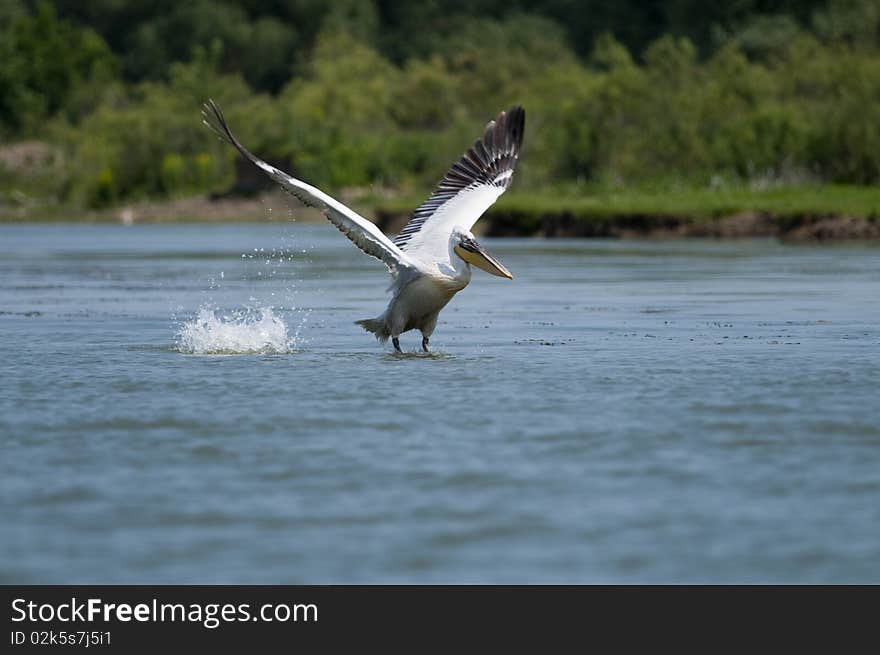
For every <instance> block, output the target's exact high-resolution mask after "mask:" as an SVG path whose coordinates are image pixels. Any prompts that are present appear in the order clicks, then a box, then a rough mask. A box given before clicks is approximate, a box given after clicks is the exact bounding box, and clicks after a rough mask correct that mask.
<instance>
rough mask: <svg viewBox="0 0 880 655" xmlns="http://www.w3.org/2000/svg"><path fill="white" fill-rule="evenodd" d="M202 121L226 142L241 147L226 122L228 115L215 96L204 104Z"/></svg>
mask: <svg viewBox="0 0 880 655" xmlns="http://www.w3.org/2000/svg"><path fill="white" fill-rule="evenodd" d="M202 122H203V123H204V124H205V125H207V126H208V127H209V128H211V130H212V131H213V132H214V133H215V134H216V135H217V136H219V137H220V138H221V139H223V140H224V141H226V143H228V144H230V145H233V146H235V147H236V148H237V147H239V146H238V143H237V142H236V140H235V137H234V136H232V131H231V130H230V129H229V125H227V123H226V117H225V116H223V112H222V111H221V110H220V107H219V106H218V105H217V103H216V102H214V100H213V98H208V101H207V102H205V103H203V104H202Z"/></svg>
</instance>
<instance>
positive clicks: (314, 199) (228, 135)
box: [202, 100, 410, 272]
mask: <svg viewBox="0 0 880 655" xmlns="http://www.w3.org/2000/svg"><path fill="white" fill-rule="evenodd" d="M202 116H203V118H204V123H205V125H207V126H208V127H210V128H211V129H212V130H214V132H216V133H217V135H218V136H219V137H220V138H221V139H223V140H224V141H226V142H227V143H229V144H230V145H233V146H235V147H236V148H237V149H238V151H239V152H240V153H241V154H242V155H244V156H245V157H247V158H248V159H250V160H251V161H252V162H253V163H254V164H255V165H256V166H258V167H259V168H261V169H263V170H264V171H265V172H266V173H267V174H268V175H269V177H271V178H272V179H273V180H275V181H276V182H278V184H280V185H281V186H282V187H284V189H285V190H287V191H289V192H290V193H292V194H293V195H295V196H296V197H297V198H299V199H300V200H301V201H302V202H304V203H305V204H307V205H309V206H310V207H316V208H317V209H320V210H321V212H322V213H323V214H324V216H326V217H327V218H328V219H329V221H330V222H331V223H333V225H335V226H336V227H337V228H339V231H340V232H342V233H343V234H344V235H345V236H347V237H348V238H349V239H351V241H352V242H353V243H354V244H355V245H356V246H357V247H358V248H360V249H361V250H363V251H364V252H365V253H367V254H368V255H372V256H373V257H375V258H376V259H381V260H382V261H383V262H385V264H386V265H387V266H388V268H389V269H391V271H392V272H396V271H397V270H398V269H399V268H401V267H405V266H410V259H409V257H408V256H407V255H406V254H405V253H404V252H403V251H401V249H400V248H399V247H397V246H396V245H395V244H394V243H393V242H392V241H391V239H389V238H388V237H386V236H385V235H384V234H383V233H382V230H380V229H379V228H378V227H376V225H375V224H374V223H372V222H371V221H369V220H367V219H366V218H364V217H363V216H361V215H360V214H358V213H357V212H355V211H353V210H352V209H349V208H348V207H346V206H345V205H343V204H342V203H341V202H339V201H337V200H335V199H333V198H331V197H330V196H328V195H327V194H326V193H324V192H323V191H321V190H320V189H317V188H315V187H313V186H312V185H310V184H306V183H305V182H303V181H301V180H297V179H296V178H294V177H291V176H290V175H288V174H287V173H285V172H284V171H280V170H278V169H277V168H275V167H274V166H271V165H269V164H267V163H266V162H264V161H263V160H262V159H260V158H259V157H257V156H255V155H253V154H251V153H250V152H249V151H248V150H247V149H246V148H245V147H244V146H243V145H241V143H239V142H238V139H236V138H235V137H234V136H233V135H232V132H231V131H230V129H229V126H228V125H227V124H226V119H225V118H224V117H223V112H221V111H220V108H219V107H218V106H217V105H216V104H215V103H214V101H213V100H208V102H207V103H205V105H204V106H203V107H202Z"/></svg>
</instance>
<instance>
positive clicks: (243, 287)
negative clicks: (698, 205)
mask: <svg viewBox="0 0 880 655" xmlns="http://www.w3.org/2000/svg"><path fill="white" fill-rule="evenodd" d="M486 243H487V245H488V247H489V249H490V251H492V252H493V253H494V254H496V255H497V256H498V258H499V259H500V260H501V261H502V262H503V263H504V264H506V265H507V267H508V268H509V269H510V270H511V271H512V272H513V274H514V276H515V279H514V280H513V281H508V280H503V279H500V278H495V277H491V276H488V275H485V274H483V273H482V272H481V271H475V272H474V277H473V280H472V282H471V285H470V286H469V287H468V288H467V289H466V290H465V291H464V292H462V293H461V294H459V295H458V296H457V297H456V298H455V299H454V300H453V301H452V302H451V303H450V305H449V306H448V307H447V308H446V310H444V312H443V313H442V314H441V315H440V322H439V324H438V327H437V331H436V332H435V334H434V337H433V338H432V346H433V348H434V349H435V353H434V354H432V355H431V356H420V355H417V354H414V353H415V351H416V350H417V349H418V346H419V336H418V334H417V333H407V334H405V335H403V337H402V338H401V343H402V345H403V347H404V349H406V350H409V351H411V352H412V353H413V354H408V355H405V356H395V355H393V354H391V349H390V345H389V346H382V345H380V344H379V343H377V342H376V341H375V340H374V339H373V337H372V336H371V335H369V334H367V333H366V332H364V331H362V330H361V329H360V328H359V327H357V326H355V325H354V321H355V320H358V319H362V318H369V317H373V316H376V315H378V314H379V313H381V311H382V310H383V308H384V305H385V303H386V297H385V296H384V293H383V292H384V290H385V288H386V287H387V283H388V280H387V275H386V274H385V270H384V267H383V266H382V265H381V264H380V263H378V262H377V261H375V260H373V259H370V258H368V257H366V256H363V255H362V254H360V253H359V252H358V251H357V250H356V249H355V248H354V247H353V246H352V245H351V244H350V243H349V242H348V241H347V240H346V239H345V238H343V237H342V236H341V235H340V234H339V233H337V232H336V231H335V230H334V229H333V228H332V227H331V226H329V225H298V224H294V223H274V224H265V225H237V226H230V225H218V226H211V225H198V226H195V225H193V226H132V227H124V226H88V225H83V226H57V225H56V226H9V225H7V226H0V447H2V459H0V491H2V499H0V507H2V514H0V520H2V527H0V581H2V582H6V583H13V582H14V583H134V582H140V583H175V582H177V583H282V582H283V583H297V582H306V583H368V582H375V583H383V582H384V583H410V582H420V583H448V582H487V583H499V582H504V583H514V582H622V583H630V582H814V583H815V582H880V248H877V247H870V246H826V247H821V248H820V247H809V246H786V245H781V244H778V243H775V242H772V241H761V240H758V241H701V240H691V241H645V242H621V241H592V240H583V241H565V240H557V241H540V240H487V241H486ZM209 352H224V353H249V354H198V353H209ZM194 353H195V354H194Z"/></svg>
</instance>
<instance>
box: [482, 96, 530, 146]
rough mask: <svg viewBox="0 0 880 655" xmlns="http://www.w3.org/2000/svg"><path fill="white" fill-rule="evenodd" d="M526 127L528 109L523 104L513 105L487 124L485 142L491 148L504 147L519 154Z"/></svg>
mask: <svg viewBox="0 0 880 655" xmlns="http://www.w3.org/2000/svg"><path fill="white" fill-rule="evenodd" d="M525 127H526V110H525V109H523V106H522V105H513V106H512V107H510V109H508V110H507V111H502V112H501V113H499V114H498V116H497V117H496V118H495V120H493V121H489V124H488V125H486V131H485V133H484V134H483V144H484V145H485V146H486V147H487V148H489V149H495V148H502V149H504V150H508V151H511V154H517V153H518V152H519V149H520V146H521V145H522V141H523V134H524V132H525Z"/></svg>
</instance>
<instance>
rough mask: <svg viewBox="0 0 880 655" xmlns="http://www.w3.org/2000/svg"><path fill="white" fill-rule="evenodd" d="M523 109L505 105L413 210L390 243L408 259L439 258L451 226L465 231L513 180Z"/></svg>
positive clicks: (523, 126) (521, 131)
mask: <svg viewBox="0 0 880 655" xmlns="http://www.w3.org/2000/svg"><path fill="white" fill-rule="evenodd" d="M525 118H526V114H525V110H523V108H522V107H519V106H516V107H511V108H510V109H509V110H508V111H506V112H501V113H500V114H499V115H498V118H496V119H495V120H494V121H491V122H490V123H489V124H488V125H487V126H486V131H485V133H484V134H483V138H482V139H478V140H477V141H476V142H475V143H474V145H473V147H472V148H470V149H469V150H468V151H467V152H466V153H464V155H462V157H461V159H459V160H458V161H457V162H456V163H455V164H453V165H452V168H450V169H449V171H448V172H447V173H446V176H445V177H444V178H443V179H442V180H441V181H440V184H438V185H437V188H436V189H435V190H434V193H433V194H432V195H431V197H430V198H428V199H427V200H426V201H425V202H423V203H422V204H421V205H419V207H418V208H416V210H415V212H413V215H412V217H411V218H410V220H409V222H408V223H407V224H406V225H405V226H404V228H403V229H402V230H401V231H400V233H399V234H398V235H397V236H396V237H395V238H394V243H395V244H396V245H397V246H400V248H401V249H402V250H404V251H406V252H407V253H408V254H409V255H411V256H412V257H417V258H419V259H442V258H443V257H444V256H445V255H446V254H447V251H448V247H449V245H448V241H449V235H450V234H452V231H453V229H455V228H456V227H458V228H460V229H463V230H470V229H471V228H472V227H473V226H474V223H476V222H477V219H479V218H480V216H482V215H483V212H485V211H486V210H487V209H488V208H489V207H491V206H492V204H493V203H494V202H495V201H496V200H497V199H498V197H499V196H500V195H501V194H502V193H504V191H505V190H506V189H507V187H509V186H510V182H511V180H512V179H513V169H514V168H515V167H516V162H517V159H519V151H520V147H521V146H522V139H523V130H524V129H525Z"/></svg>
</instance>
